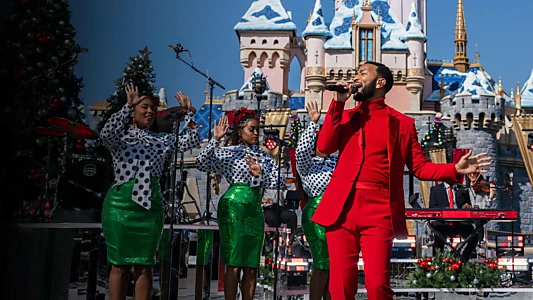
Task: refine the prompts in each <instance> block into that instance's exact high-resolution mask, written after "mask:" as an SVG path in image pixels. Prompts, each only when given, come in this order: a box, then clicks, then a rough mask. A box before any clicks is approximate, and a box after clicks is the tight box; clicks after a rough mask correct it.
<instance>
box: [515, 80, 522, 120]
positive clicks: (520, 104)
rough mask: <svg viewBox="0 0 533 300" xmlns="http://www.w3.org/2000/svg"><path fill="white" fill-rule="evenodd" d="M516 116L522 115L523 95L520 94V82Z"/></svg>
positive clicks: (517, 93) (517, 92)
mask: <svg viewBox="0 0 533 300" xmlns="http://www.w3.org/2000/svg"><path fill="white" fill-rule="evenodd" d="M515 108H516V115H517V116H519V115H520V114H521V113H522V95H521V94H520V82H518V83H517V84H516V105H515Z"/></svg>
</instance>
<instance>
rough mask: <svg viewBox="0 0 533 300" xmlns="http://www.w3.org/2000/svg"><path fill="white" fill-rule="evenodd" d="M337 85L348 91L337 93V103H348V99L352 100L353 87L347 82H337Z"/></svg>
mask: <svg viewBox="0 0 533 300" xmlns="http://www.w3.org/2000/svg"><path fill="white" fill-rule="evenodd" d="M337 85H341V86H343V87H344V88H345V89H347V90H348V91H347V92H346V93H339V92H337V101H339V102H346V101H347V100H348V99H350V96H351V95H352V85H351V84H349V83H347V82H345V81H340V82H337Z"/></svg>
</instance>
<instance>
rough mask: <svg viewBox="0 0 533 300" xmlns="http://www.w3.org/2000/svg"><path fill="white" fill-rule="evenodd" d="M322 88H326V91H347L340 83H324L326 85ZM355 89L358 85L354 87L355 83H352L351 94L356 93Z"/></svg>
mask: <svg viewBox="0 0 533 300" xmlns="http://www.w3.org/2000/svg"><path fill="white" fill-rule="evenodd" d="M324 89H326V90H328V91H334V92H339V93H346V92H348V89H347V88H345V87H344V86H342V85H338V84H326V86H325V87H324ZM357 89H358V87H356V86H355V85H352V94H355V93H357Z"/></svg>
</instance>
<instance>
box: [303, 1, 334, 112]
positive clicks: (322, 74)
mask: <svg viewBox="0 0 533 300" xmlns="http://www.w3.org/2000/svg"><path fill="white" fill-rule="evenodd" d="M302 36H303V37H304V38H305V40H306V46H307V48H306V50H307V64H306V72H305V73H306V74H305V81H306V83H307V89H306V97H305V99H306V100H307V101H309V100H311V101H316V102H318V103H319V104H321V103H322V91H323V89H324V86H325V82H326V70H325V69H324V63H325V59H324V54H325V50H324V43H325V41H326V39H328V38H329V37H331V33H330V32H329V30H328V27H327V26H326V24H325V22H324V15H323V13H322V3H321V1H320V0H316V2H315V8H314V9H313V13H312V15H311V17H310V19H309V23H308V24H307V27H306V28H305V30H304V32H303V33H302Z"/></svg>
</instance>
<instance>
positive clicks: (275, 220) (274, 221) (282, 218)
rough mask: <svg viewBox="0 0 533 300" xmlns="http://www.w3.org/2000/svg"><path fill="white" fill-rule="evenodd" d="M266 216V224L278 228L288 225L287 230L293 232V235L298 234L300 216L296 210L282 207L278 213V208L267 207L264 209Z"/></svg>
mask: <svg viewBox="0 0 533 300" xmlns="http://www.w3.org/2000/svg"><path fill="white" fill-rule="evenodd" d="M263 212H264V214H265V223H267V224H268V226H270V227H277V226H280V225H281V224H287V228H289V229H290V230H291V235H293V234H294V233H295V232H296V227H297V225H298V216H296V213H295V212H294V210H291V209H288V208H285V207H280V208H279V210H278V212H279V213H276V206H271V207H265V208H264V209H263Z"/></svg>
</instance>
